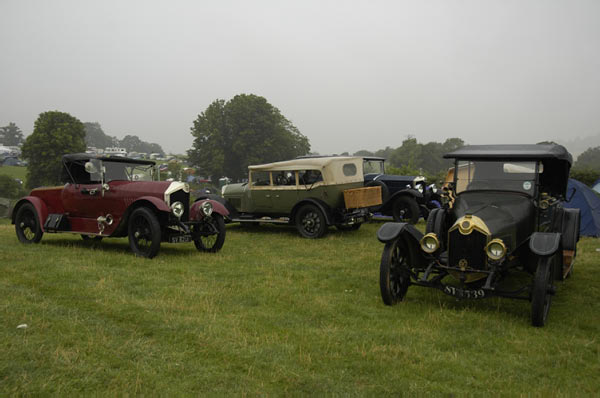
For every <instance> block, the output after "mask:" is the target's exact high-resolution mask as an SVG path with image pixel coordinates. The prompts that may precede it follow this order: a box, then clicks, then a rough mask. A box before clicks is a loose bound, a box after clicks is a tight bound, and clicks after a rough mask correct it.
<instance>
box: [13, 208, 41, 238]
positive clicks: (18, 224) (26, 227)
mask: <svg viewBox="0 0 600 398" xmlns="http://www.w3.org/2000/svg"><path fill="white" fill-rule="evenodd" d="M15 232H16V233H17V238H18V239H19V241H20V242H21V243H38V242H39V241H40V240H41V239H42V235H43V234H44V232H43V231H42V228H41V226H40V222H39V221H38V215H37V212H36V211H35V208H34V207H33V205H32V204H31V203H25V204H24V205H23V206H21V207H19V210H17V214H16V216H15Z"/></svg>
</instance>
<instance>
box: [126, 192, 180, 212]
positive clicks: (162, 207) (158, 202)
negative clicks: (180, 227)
mask: <svg viewBox="0 0 600 398" xmlns="http://www.w3.org/2000/svg"><path fill="white" fill-rule="evenodd" d="M141 202H150V203H151V204H152V205H154V207H155V208H156V210H158V211H164V212H167V213H170V212H171V208H170V207H169V206H167V204H166V203H165V201H164V200H162V199H158V198H157V197H154V196H142V197H140V198H138V199H137V200H136V201H135V202H133V203H132V204H131V206H129V207H130V208H134V207H138V206H139V205H140V204H141Z"/></svg>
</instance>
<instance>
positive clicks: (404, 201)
mask: <svg viewBox="0 0 600 398" xmlns="http://www.w3.org/2000/svg"><path fill="white" fill-rule="evenodd" d="M419 215H420V213H419V205H417V202H416V201H415V200H414V199H413V198H410V197H408V196H399V197H398V198H396V199H395V200H394V204H393V205H392V216H393V217H394V221H396V222H407V223H411V224H416V223H417V221H419Z"/></svg>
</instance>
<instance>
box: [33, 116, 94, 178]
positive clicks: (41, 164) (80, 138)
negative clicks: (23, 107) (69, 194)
mask: <svg viewBox="0 0 600 398" xmlns="http://www.w3.org/2000/svg"><path fill="white" fill-rule="evenodd" d="M21 150H22V156H23V157H24V158H25V159H27V161H28V162H29V164H28V166H27V185H28V186H29V187H30V188H34V187H38V186H42V185H56V184H58V183H60V170H61V158H62V155H64V154H66V153H74V152H84V151H85V129H84V126H83V123H81V122H80V121H79V119H77V118H75V117H73V116H71V115H69V114H68V113H64V112H59V111H49V112H44V113H41V114H40V116H39V117H38V118H37V120H36V121H35V124H34V128H33V133H32V134H31V135H29V136H28V137H27V139H26V140H25V143H24V144H23V147H22V148H21Z"/></svg>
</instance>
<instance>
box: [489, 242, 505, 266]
mask: <svg viewBox="0 0 600 398" xmlns="http://www.w3.org/2000/svg"><path fill="white" fill-rule="evenodd" d="M485 254H487V256H488V258H489V259H490V260H494V261H498V260H501V259H502V258H503V257H504V256H505V255H506V245H505V244H504V242H502V239H492V240H491V241H490V243H488V244H487V246H486V247H485Z"/></svg>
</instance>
